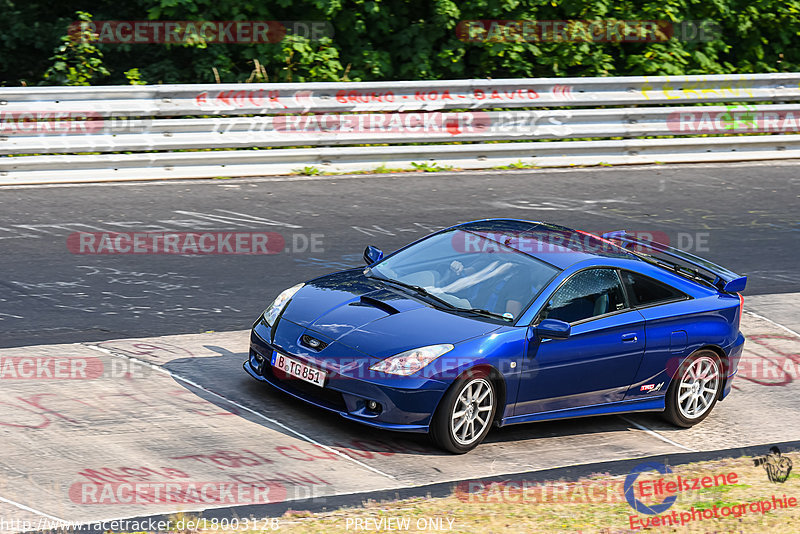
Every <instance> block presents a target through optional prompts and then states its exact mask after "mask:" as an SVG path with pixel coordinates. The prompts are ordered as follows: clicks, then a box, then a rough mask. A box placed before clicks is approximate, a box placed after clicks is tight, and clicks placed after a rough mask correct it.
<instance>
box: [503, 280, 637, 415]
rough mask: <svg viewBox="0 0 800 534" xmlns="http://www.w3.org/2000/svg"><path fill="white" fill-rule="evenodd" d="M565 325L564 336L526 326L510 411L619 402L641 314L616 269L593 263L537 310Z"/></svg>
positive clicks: (631, 371) (629, 376)
mask: <svg viewBox="0 0 800 534" xmlns="http://www.w3.org/2000/svg"><path fill="white" fill-rule="evenodd" d="M547 318H551V319H560V320H563V321H566V322H568V323H570V325H571V334H570V336H569V337H568V338H567V339H543V340H540V339H538V338H536V336H534V335H533V332H534V328H529V330H528V348H527V354H526V358H524V362H523V369H522V372H521V376H520V386H519V392H518V394H517V403H516V406H515V410H514V415H525V414H531V413H539V412H546V411H552V410H563V409H567V408H576V407H579V406H590V405H594V404H603V403H608V402H614V401H619V400H622V398H623V397H624V395H625V392H626V391H627V389H628V387H629V386H630V384H631V382H632V381H633V378H634V376H635V374H636V371H637V369H638V367H639V365H640V363H641V361H642V356H643V353H644V346H645V329H644V318H643V317H642V315H641V313H639V312H638V311H637V310H635V309H632V308H631V306H630V304H629V302H628V299H627V295H626V293H625V290H624V289H623V286H622V283H621V281H620V277H619V274H618V272H617V270H616V269H613V268H608V267H595V268H589V269H585V270H582V271H579V272H577V273H575V274H574V275H572V276H571V277H570V278H568V279H567V280H566V281H565V282H564V283H563V284H562V285H561V286H560V287H559V288H558V289H556V290H555V291H554V292H553V295H552V297H551V298H550V300H549V301H548V303H547V304H546V305H545V306H544V308H543V309H542V311H541V312H540V313H539V315H538V317H537V319H536V320H535V321H534V323H537V324H538V322H539V321H541V320H543V319H547Z"/></svg>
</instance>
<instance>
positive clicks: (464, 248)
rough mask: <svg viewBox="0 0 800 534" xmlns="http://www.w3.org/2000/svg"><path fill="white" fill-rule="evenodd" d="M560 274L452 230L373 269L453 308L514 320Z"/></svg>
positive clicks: (476, 236)
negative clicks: (420, 289) (420, 290)
mask: <svg viewBox="0 0 800 534" xmlns="http://www.w3.org/2000/svg"><path fill="white" fill-rule="evenodd" d="M558 272H559V270H558V269H557V268H555V267H553V266H552V265H550V264H547V263H545V262H543V261H541V260H538V259H536V258H534V257H532V256H529V255H527V254H524V253H522V252H519V251H518V250H515V249H513V248H510V247H507V246H505V245H503V244H502V243H500V242H498V241H495V240H493V239H489V238H487V237H484V236H482V235H479V234H477V233H472V232H465V231H463V230H458V229H456V230H449V231H447V232H442V233H440V234H436V235H433V236H431V237H429V238H427V239H425V240H423V241H420V242H419V243H417V244H415V245H413V246H410V247H408V248H406V249H404V250H401V251H400V252H398V253H396V254H394V255H392V256H390V257H388V258H386V259H385V260H383V261H381V262H379V263H378V264H377V265H374V266H373V267H372V269H371V274H372V275H373V276H376V277H379V278H385V279H387V280H392V281H397V282H399V283H401V284H404V285H408V286H416V287H419V288H422V289H424V290H425V292H426V293H428V294H430V295H431V296H432V297H435V298H437V299H438V300H441V301H444V302H445V303H447V304H448V305H449V306H450V307H452V308H455V309H459V310H472V311H474V312H484V313H486V314H487V315H497V316H499V317H503V318H505V319H506V320H513V319H515V318H517V317H519V315H520V314H521V313H522V311H523V310H525V308H527V306H528V304H529V303H530V301H531V299H533V298H534V297H535V296H536V295H537V294H538V293H539V291H540V290H541V289H542V288H543V287H544V286H545V285H546V284H547V283H548V282H549V281H550V280H552V279H553V277H554V276H555V275H556V274H557V273H558Z"/></svg>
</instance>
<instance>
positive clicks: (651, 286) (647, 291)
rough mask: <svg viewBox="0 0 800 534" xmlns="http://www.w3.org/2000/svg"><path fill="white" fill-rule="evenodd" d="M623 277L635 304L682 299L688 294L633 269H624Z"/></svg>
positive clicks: (645, 304) (643, 304) (646, 304)
mask: <svg viewBox="0 0 800 534" xmlns="http://www.w3.org/2000/svg"><path fill="white" fill-rule="evenodd" d="M622 279H623V280H624V281H625V285H626V286H627V288H628V294H629V295H630V296H631V299H632V300H633V302H632V304H633V305H635V306H636V305H638V306H649V305H651V304H658V303H659V302H668V301H671V300H682V299H685V298H686V295H685V294H684V293H683V292H681V291H678V290H677V289H675V288H674V287H671V286H668V285H667V284H664V283H662V282H658V281H657V280H653V279H652V278H649V277H647V276H644V275H642V274H638V273H634V272H631V271H622Z"/></svg>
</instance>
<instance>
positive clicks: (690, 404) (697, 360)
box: [664, 350, 722, 428]
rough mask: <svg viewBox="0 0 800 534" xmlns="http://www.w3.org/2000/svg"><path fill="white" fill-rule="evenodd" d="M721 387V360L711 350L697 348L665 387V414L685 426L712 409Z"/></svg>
mask: <svg viewBox="0 0 800 534" xmlns="http://www.w3.org/2000/svg"><path fill="white" fill-rule="evenodd" d="M721 388H722V362H721V361H720V359H719V356H717V354H716V353H715V352H713V351H710V350H701V351H698V352H696V353H694V354H692V355H691V356H689V357H688V358H686V360H685V361H684V362H683V364H681V366H680V367H679V368H678V372H677V373H676V374H675V377H674V378H673V379H672V383H671V384H670V386H669V389H668V390H667V397H666V404H667V409H666V410H665V411H664V417H665V418H666V419H667V421H669V422H671V423H672V424H674V425H676V426H680V427H684V428H688V427H690V426H693V425H696V424H697V423H699V422H700V421H702V420H703V419H705V418H706V417H708V414H709V413H711V409H712V408H713V407H714V405H715V404H716V403H717V399H718V398H719V392H720V389H721Z"/></svg>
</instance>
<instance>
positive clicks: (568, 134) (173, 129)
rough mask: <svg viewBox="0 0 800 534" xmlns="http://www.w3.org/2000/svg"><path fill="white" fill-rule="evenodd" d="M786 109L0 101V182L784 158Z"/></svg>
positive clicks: (607, 86)
mask: <svg viewBox="0 0 800 534" xmlns="http://www.w3.org/2000/svg"><path fill="white" fill-rule="evenodd" d="M793 102H800V73H781V74H752V75H714V76H681V77H623V78H560V79H520V80H457V81H424V82H374V83H367V82H365V83H345V84H339V83H309V84H238V85H228V84H218V85H159V86H113V87H32V88H0V155H6V156H10V155H13V156H15V157H13V158H12V157H4V158H2V160H0V184H10V183H37V182H41V181H43V180H44V181H53V182H58V181H96V180H116V179H119V180H130V179H147V178H169V177H182V178H188V177H209V176H245V175H262V174H286V173H291V172H293V171H295V170H297V169H298V168H303V167H312V166H314V167H318V168H319V170H320V171H335V172H344V171H354V170H371V169H374V168H376V167H379V166H381V165H383V166H385V167H389V168H409V167H410V165H411V163H412V162H423V161H426V162H428V161H436V162H438V163H439V164H440V165H442V166H444V165H452V166H455V167H460V168H487V167H492V166H500V165H508V164H510V163H516V162H522V163H525V164H528V165H536V166H564V165H573V164H575V165H591V164H598V163H601V162H605V163H609V164H624V163H648V162H655V161H663V162H667V161H673V162H677V161H731V160H747V159H766V158H769V159H772V158H789V157H800V156H799V155H798V145H799V144H800V143H799V142H798V141H795V139H794V136H793V135H789V134H791V133H794V132H797V131H800V103H793ZM720 104H723V105H720ZM740 133H769V134H773V135H758V136H753V135H750V136H742V135H737V136H730V135H726V134H740ZM644 136H678V137H676V138H671V139H638V140H637V139H636V138H639V137H644ZM697 136H704V137H697ZM706 136H713V137H706ZM585 138H592V139H608V140H593V141H583V140H574V139H585ZM614 138H623V139H614ZM563 139H573V140H571V141H558V140H563ZM798 139H799V140H800V137H798ZM535 140H549V142H530V141H535ZM487 141H491V142H492V143H486V142H487ZM502 141H516V142H511V143H510V142H506V143H502ZM412 143H436V144H431V145H414V144H412ZM445 143H446V144H445ZM453 143H466V144H453ZM384 144H389V145H394V146H388V147H387V146H376V145H384ZM363 145H367V146H363ZM369 145H372V146H369ZM303 146H310V147H317V148H309V149H306V148H281V147H303ZM209 149H231V150H224V151H218V150H212V151H209ZM234 149H242V150H234ZM244 149H247V150H244ZM253 149H259V150H253ZM176 150H180V151H181V152H174V151H176ZM131 152H132V154H131ZM97 153H100V154H97ZM65 154H71V155H65Z"/></svg>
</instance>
